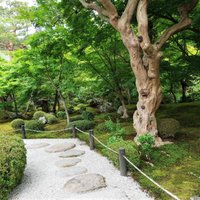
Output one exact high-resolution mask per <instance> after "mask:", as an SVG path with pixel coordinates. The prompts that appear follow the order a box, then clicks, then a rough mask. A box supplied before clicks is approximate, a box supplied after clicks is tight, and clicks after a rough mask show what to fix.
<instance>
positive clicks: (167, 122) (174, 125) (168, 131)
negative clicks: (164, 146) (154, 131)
mask: <svg viewBox="0 0 200 200" xmlns="http://www.w3.org/2000/svg"><path fill="white" fill-rule="evenodd" d="M179 130H180V123H179V121H177V120H176V119H173V118H166V119H161V120H159V121H158V132H159V136H160V137H161V138H163V139H166V138H170V137H175V134H176V133H177V132H178V131H179Z"/></svg>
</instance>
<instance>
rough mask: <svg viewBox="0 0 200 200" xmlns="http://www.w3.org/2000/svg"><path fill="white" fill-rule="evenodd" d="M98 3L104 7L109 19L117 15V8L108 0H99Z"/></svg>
mask: <svg viewBox="0 0 200 200" xmlns="http://www.w3.org/2000/svg"><path fill="white" fill-rule="evenodd" d="M99 3H101V4H102V6H103V7H104V8H105V10H106V11H107V13H108V15H109V17H110V19H111V18H116V17H118V13H117V9H116V7H115V6H114V4H113V3H112V2H111V1H110V0H99Z"/></svg>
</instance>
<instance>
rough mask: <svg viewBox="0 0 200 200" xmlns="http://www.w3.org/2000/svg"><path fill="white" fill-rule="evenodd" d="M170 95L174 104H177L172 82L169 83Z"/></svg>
mask: <svg viewBox="0 0 200 200" xmlns="http://www.w3.org/2000/svg"><path fill="white" fill-rule="evenodd" d="M170 93H171V94H172V96H173V99H174V103H177V99H176V95H175V93H174V87H173V83H172V82H171V83H170Z"/></svg>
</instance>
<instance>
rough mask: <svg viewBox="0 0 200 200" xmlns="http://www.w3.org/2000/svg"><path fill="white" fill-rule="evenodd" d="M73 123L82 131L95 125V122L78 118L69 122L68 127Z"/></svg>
mask: <svg viewBox="0 0 200 200" xmlns="http://www.w3.org/2000/svg"><path fill="white" fill-rule="evenodd" d="M73 125H75V126H76V127H77V128H79V129H81V130H83V131H84V130H89V129H93V128H94V126H95V123H94V122H93V121H89V120H78V121H74V122H71V123H70V124H69V126H68V127H72V126H73Z"/></svg>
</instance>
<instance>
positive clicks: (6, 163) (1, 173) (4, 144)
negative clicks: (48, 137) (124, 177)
mask: <svg viewBox="0 0 200 200" xmlns="http://www.w3.org/2000/svg"><path fill="white" fill-rule="evenodd" d="M25 165H26V150H25V147H24V143H23V141H22V140H21V139H20V138H19V137H17V136H9V135H0V199H1V200H6V199H8V194H9V193H10V192H11V190H12V189H13V188H14V187H16V186H17V185H18V184H19V183H20V181H21V179H22V177H23V172H24V169H25Z"/></svg>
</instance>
